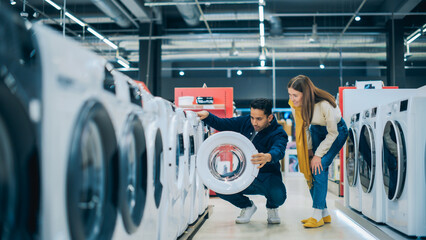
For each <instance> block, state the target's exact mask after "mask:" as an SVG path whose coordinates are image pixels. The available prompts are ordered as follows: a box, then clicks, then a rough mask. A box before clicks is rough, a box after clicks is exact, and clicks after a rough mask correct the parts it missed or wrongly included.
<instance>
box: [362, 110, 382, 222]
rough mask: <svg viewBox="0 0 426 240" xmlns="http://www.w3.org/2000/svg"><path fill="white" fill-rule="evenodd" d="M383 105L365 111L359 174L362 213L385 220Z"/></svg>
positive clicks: (378, 220)
mask: <svg viewBox="0 0 426 240" xmlns="http://www.w3.org/2000/svg"><path fill="white" fill-rule="evenodd" d="M382 111H383V110H382V107H380V106H379V107H373V108H370V109H367V110H365V111H363V113H362V118H363V122H362V127H361V131H360V138H359V146H358V148H359V154H358V160H359V175H360V180H361V186H362V190H363V191H362V214H363V215H364V216H366V217H368V218H369V219H371V220H373V221H375V222H377V223H382V222H384V218H385V216H384V214H385V211H384V199H383V196H384V189H383V187H382V186H383V178H382V177H381V176H382V168H381V156H380V152H379V150H380V148H381V142H382V141H381V139H382V131H381V130H380V129H381V128H382V119H381V118H382V117H383V114H382Z"/></svg>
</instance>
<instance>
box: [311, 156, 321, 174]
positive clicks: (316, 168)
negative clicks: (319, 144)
mask: <svg viewBox="0 0 426 240" xmlns="http://www.w3.org/2000/svg"><path fill="white" fill-rule="evenodd" d="M311 171H312V174H314V175H317V174H320V173H321V171H322V164H321V158H320V157H318V156H314V157H313V158H312V161H311Z"/></svg>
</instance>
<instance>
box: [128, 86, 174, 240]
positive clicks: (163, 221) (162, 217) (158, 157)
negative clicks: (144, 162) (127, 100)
mask: <svg viewBox="0 0 426 240" xmlns="http://www.w3.org/2000/svg"><path fill="white" fill-rule="evenodd" d="M142 102H143V123H144V126H145V130H146V131H145V133H146V139H149V141H147V154H148V155H147V156H148V189H147V200H146V206H145V213H144V216H143V220H142V230H141V231H138V234H136V235H137V236H139V237H142V238H146V239H166V238H164V233H165V232H166V231H168V217H167V212H168V208H169V206H168V205H169V196H168V186H167V177H168V176H167V172H166V153H167V142H168V141H167V138H168V135H167V129H165V128H164V120H165V119H163V118H162V114H160V110H161V106H160V105H159V102H158V100H156V98H155V97H154V96H152V95H151V94H149V93H143V94H142ZM141 117H142V116H141ZM139 233H140V234H139Z"/></svg>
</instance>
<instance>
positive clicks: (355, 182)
mask: <svg viewBox="0 0 426 240" xmlns="http://www.w3.org/2000/svg"><path fill="white" fill-rule="evenodd" d="M360 117H361V113H356V114H354V115H352V117H351V122H350V126H349V136H348V140H347V142H346V154H345V160H346V161H345V178H346V179H345V188H346V189H348V191H347V194H346V195H345V200H346V201H347V204H348V206H349V207H350V208H352V209H354V210H356V211H358V212H361V211H362V208H361V206H362V198H361V197H362V187H361V183H360V180H359V179H360V178H359V172H358V165H359V162H358V160H359V159H358V154H359V153H358V141H359V132H360V131H361V129H360V128H361V126H360V122H361V119H360Z"/></svg>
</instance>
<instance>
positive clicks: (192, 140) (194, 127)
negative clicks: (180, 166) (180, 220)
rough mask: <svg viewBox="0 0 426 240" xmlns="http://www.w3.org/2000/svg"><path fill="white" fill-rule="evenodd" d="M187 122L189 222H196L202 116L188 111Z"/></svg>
mask: <svg viewBox="0 0 426 240" xmlns="http://www.w3.org/2000/svg"><path fill="white" fill-rule="evenodd" d="M186 117H187V123H188V124H186V125H185V126H186V127H188V131H185V132H186V133H188V134H185V142H189V155H188V162H189V164H188V172H189V174H188V175H187V181H188V184H189V186H190V189H189V195H190V196H189V199H190V201H189V218H188V224H192V223H194V222H195V221H196V220H197V218H198V208H199V207H198V199H197V185H196V176H197V174H196V167H195V165H196V159H197V150H198V144H197V132H198V124H199V122H200V118H198V116H197V114H196V113H195V112H192V111H187V112H186Z"/></svg>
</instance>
